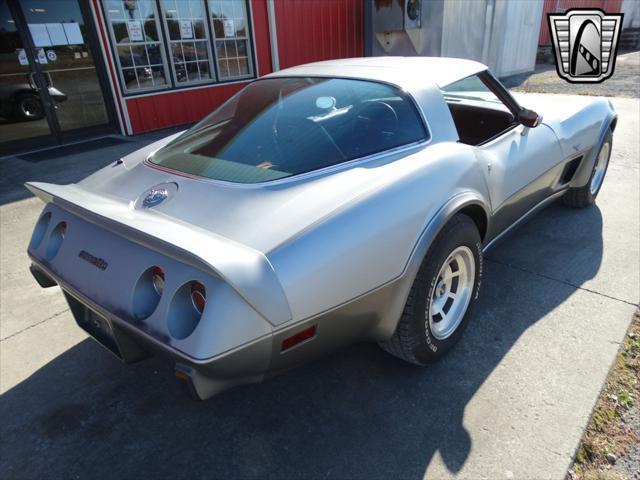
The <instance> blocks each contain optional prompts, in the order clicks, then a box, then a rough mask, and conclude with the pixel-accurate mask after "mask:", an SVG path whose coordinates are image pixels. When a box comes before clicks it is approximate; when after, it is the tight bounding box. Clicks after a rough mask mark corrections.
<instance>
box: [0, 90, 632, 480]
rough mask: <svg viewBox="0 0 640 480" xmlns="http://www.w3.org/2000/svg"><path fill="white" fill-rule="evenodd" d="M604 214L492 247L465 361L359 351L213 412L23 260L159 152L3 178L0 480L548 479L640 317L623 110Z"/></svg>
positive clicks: (108, 152) (555, 212) (103, 157)
mask: <svg viewBox="0 0 640 480" xmlns="http://www.w3.org/2000/svg"><path fill="white" fill-rule="evenodd" d="M612 101H613V104H614V107H615V108H616V110H617V111H618V113H619V122H618V128H617V130H616V133H615V136H614V146H613V156H612V160H611V165H610V167H609V172H608V174H607V178H606V179H605V182H604V186H603V189H602V191H601V193H600V196H599V197H598V202H597V205H596V206H594V207H592V208H589V209H585V210H573V209H570V208H566V207H563V206H560V205H555V204H554V205H552V206H550V207H549V208H547V209H546V210H544V211H542V212H541V213H540V214H538V215H537V216H536V217H535V218H533V219H532V220H531V221H530V222H528V223H527V224H526V225H524V226H523V227H522V228H521V229H519V230H518V231H516V232H515V233H514V234H513V235H511V236H510V237H509V238H508V239H506V240H505V241H504V242H502V243H501V244H499V245H498V246H497V247H495V248H494V249H493V250H492V251H491V252H490V253H489V254H488V257H487V260H486V262H485V272H484V278H483V285H482V291H481V296H480V299H479V302H478V305H477V308H476V310H475V313H474V315H473V318H472V319H471V321H470V323H469V328H468V330H467V331H466V332H465V335H464V336H463V339H462V341H461V342H460V344H459V345H458V346H457V347H456V348H455V349H454V350H453V351H452V352H451V354H450V355H449V356H447V357H446V358H445V359H444V360H443V361H442V362H440V363H438V364H437V365H435V366H433V367H431V368H419V367H415V366H412V365H409V364H406V363H403V362H401V361H399V360H397V359H395V358H393V357H391V356H389V355H387V354H385V353H384V352H383V351H382V350H380V349H379V348H378V347H377V346H376V345H371V344H358V345H354V346H352V347H349V348H346V349H343V350H340V351H337V352H335V353H334V354H333V355H330V356H328V357H325V358H322V359H319V360H317V361H315V362H313V363H310V364H308V365H305V366H303V367H301V368H298V369H295V370H291V371H289V372H287V373H285V374H282V375H280V376H278V377H275V378H273V379H271V380H269V381H267V382H265V383H262V384H258V385H250V386H245V387H240V388H237V389H235V390H231V391H229V392H226V393H224V394H222V395H220V396H218V397H214V398H213V399H211V400H209V401H206V402H194V401H192V400H190V399H189V398H187V397H186V395H184V393H183V392H182V389H181V386H180V384H179V383H178V381H177V380H176V379H175V378H173V375H172V368H171V365H167V364H164V363H163V362H161V361H159V360H148V361H144V362H141V363H138V364H135V365H130V366H125V365H122V364H120V363H119V361H118V360H116V359H115V358H113V357H112V356H111V355H110V354H109V353H107V352H106V351H105V350H104V349H102V348H101V347H100V346H99V345H97V344H96V343H95V342H93V341H92V340H91V339H88V338H87V337H86V335H84V334H83V333H82V332H81V331H80V330H79V329H78V328H77V327H76V326H75V324H74V322H73V320H72V318H71V315H70V314H69V311H68V310H67V308H66V305H65V304H64V302H63V300H62V296H61V294H60V291H59V289H58V288H57V287H54V288H51V289H47V290H42V289H40V288H39V287H38V286H37V285H36V283H35V281H34V280H33V279H32V278H31V277H30V274H29V272H28V263H29V262H28V259H27V257H26V254H25V250H26V246H27V243H28V241H29V237H30V234H31V229H32V226H33V224H34V222H35V220H36V218H37V215H38V214H39V212H40V209H41V203H40V202H39V201H38V200H36V199H34V198H31V197H29V195H28V194H27V193H26V191H24V190H23V189H22V187H20V184H21V182H23V181H25V180H27V179H33V180H41V181H57V182H65V181H66V182H69V181H75V180H77V179H79V178H82V176H84V175H85V174H86V173H88V172H89V171H92V170H94V169H96V168H98V167H99V166H101V165H104V164H107V163H109V162H110V161H112V160H114V159H115V158H117V157H118V156H119V155H121V154H123V153H124V152H125V151H127V150H133V149H134V148H136V147H137V146H140V145H142V144H144V143H146V142H149V141H151V140H152V139H153V138H152V137H142V138H137V139H135V140H134V141H132V142H131V143H126V144H122V145H117V146H114V147H110V148H108V149H103V150H100V151H94V152H89V153H87V154H77V155H74V156H71V157H65V158H61V159H58V160H51V161H45V162H38V163H30V162H25V161H22V160H18V159H15V158H10V159H4V160H2V161H0V174H1V175H0V188H1V190H2V193H1V194H0V227H1V229H0V270H1V278H0V282H1V283H0V290H1V293H0V295H1V296H0V392H1V395H0V418H1V421H0V442H1V444H0V475H1V476H2V478H5V479H13V478H15V479H23V478H101V477H103V476H109V477H115V478H134V477H136V478H137V477H140V476H145V477H149V478H183V477H189V478H197V477H207V478H261V479H264V478H341V479H342V478H368V479H371V478H407V479H419V478H423V477H427V478H450V477H453V478H474V479H475V478H491V479H500V478H506V479H511V478H516V479H524V478H556V479H561V478H563V477H564V474H565V472H566V470H567V468H568V467H569V465H570V463H571V460H572V456H573V454H574V452H575V449H576V447H577V446H578V443H579V441H580V438H581V436H582V432H583V429H584V427H585V426H586V424H587V421H588V419H589V416H590V413H591V411H592V408H593V405H594V403H595V400H596V398H597V396H598V393H599V392H600V389H601V387H602V384H603V382H604V380H605V378H606V376H607V372H608V370H609V367H610V365H611V362H612V361H613V359H614V357H615V355H616V352H617V350H618V346H619V343H620V341H621V340H622V339H623V337H624V335H625V332H626V329H627V327H628V325H629V323H630V321H631V318H632V314H633V312H634V310H635V309H636V308H637V307H636V305H637V304H638V301H639V298H640V252H639V249H640V198H639V195H640V165H639V164H640V152H639V142H638V136H637V134H638V131H640V125H639V116H640V102H639V101H638V100H637V99H620V98H617V99H613V100H612Z"/></svg>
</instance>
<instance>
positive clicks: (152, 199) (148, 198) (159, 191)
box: [135, 182, 178, 208]
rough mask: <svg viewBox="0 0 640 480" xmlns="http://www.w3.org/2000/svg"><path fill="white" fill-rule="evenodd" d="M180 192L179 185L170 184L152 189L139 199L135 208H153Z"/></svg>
mask: <svg viewBox="0 0 640 480" xmlns="http://www.w3.org/2000/svg"><path fill="white" fill-rule="evenodd" d="M177 191H178V184H176V183H173V182H169V183H163V184H160V185H156V186H155V187H151V188H150V189H149V190H147V191H146V192H144V193H143V194H142V195H140V196H139V197H138V200H137V201H136V203H135V208H153V207H157V206H158V205H160V204H161V203H162V202H164V201H165V200H167V199H169V198H170V197H172V196H173V195H174V194H175V193H176V192H177Z"/></svg>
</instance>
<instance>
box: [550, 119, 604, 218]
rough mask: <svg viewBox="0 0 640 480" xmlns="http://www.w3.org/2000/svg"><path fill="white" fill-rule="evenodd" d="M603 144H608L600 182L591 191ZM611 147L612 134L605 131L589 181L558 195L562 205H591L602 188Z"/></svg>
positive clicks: (574, 206)
mask: <svg viewBox="0 0 640 480" xmlns="http://www.w3.org/2000/svg"><path fill="white" fill-rule="evenodd" d="M605 145H608V148H609V153H608V155H607V163H606V165H605V167H604V171H603V172H602V178H601V180H600V184H599V185H598V186H597V188H596V189H595V190H594V191H593V192H592V191H591V182H592V180H593V177H594V175H595V173H596V167H597V166H598V157H599V156H600V152H601V151H602V149H603V148H605ZM612 147H613V135H612V133H611V130H609V131H607V134H606V135H605V137H604V140H603V141H602V145H600V148H599V149H598V157H596V161H595V162H594V164H593V169H592V170H591V175H589V181H588V182H587V184H586V185H584V186H583V187H577V188H570V189H569V190H567V193H565V194H564V195H563V196H562V197H560V202H561V203H562V204H564V205H567V206H569V207H572V208H585V207H589V206H591V205H593V204H594V203H595V201H596V197H597V196H598V192H600V189H601V188H602V184H603V183H604V177H605V176H606V175H607V170H608V168H609V159H610V158H611V148H612Z"/></svg>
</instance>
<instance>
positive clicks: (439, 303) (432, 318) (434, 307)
mask: <svg viewBox="0 0 640 480" xmlns="http://www.w3.org/2000/svg"><path fill="white" fill-rule="evenodd" d="M475 277H476V261H475V258H474V256H473V252H472V251H471V249H470V248H468V247H464V246H462V247H458V248H456V249H455V250H454V251H453V252H451V253H450V254H449V256H448V257H447V259H446V261H445V262H444V263H443V264H442V267H441V268H440V272H439V273H438V276H437V278H436V282H435V285H434V286H433V289H432V291H431V293H430V298H429V304H428V305H427V308H428V311H427V312H425V313H426V316H427V317H428V319H429V329H430V330H431V334H432V335H433V336H434V337H435V338H436V339H437V340H444V339H446V338H448V337H450V336H451V335H452V334H453V332H455V331H456V329H457V328H458V326H459V325H460V322H462V319H463V318H464V314H465V313H466V312H467V308H468V307H469V303H470V302H471V296H472V295H473V285H474V282H475Z"/></svg>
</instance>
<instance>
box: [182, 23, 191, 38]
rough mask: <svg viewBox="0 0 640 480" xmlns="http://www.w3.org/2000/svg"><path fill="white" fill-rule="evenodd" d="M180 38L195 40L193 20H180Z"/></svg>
mask: <svg viewBox="0 0 640 480" xmlns="http://www.w3.org/2000/svg"><path fill="white" fill-rule="evenodd" d="M180 38H193V28H192V27H191V20H180Z"/></svg>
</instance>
